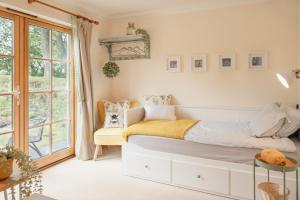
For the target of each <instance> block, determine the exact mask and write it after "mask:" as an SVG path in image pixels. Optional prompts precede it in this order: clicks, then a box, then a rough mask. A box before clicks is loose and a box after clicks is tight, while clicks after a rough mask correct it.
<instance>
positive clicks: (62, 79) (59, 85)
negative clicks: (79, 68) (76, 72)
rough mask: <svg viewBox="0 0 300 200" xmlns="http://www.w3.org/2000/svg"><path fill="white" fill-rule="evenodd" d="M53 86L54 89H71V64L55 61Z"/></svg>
mask: <svg viewBox="0 0 300 200" xmlns="http://www.w3.org/2000/svg"><path fill="white" fill-rule="evenodd" d="M52 66H53V79H52V80H53V87H54V90H68V89H69V64H67V63H61V62H53V65H52Z"/></svg>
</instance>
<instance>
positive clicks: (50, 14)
mask: <svg viewBox="0 0 300 200" xmlns="http://www.w3.org/2000/svg"><path fill="white" fill-rule="evenodd" d="M0 6H3V7H7V6H8V7H11V8H17V9H21V10H23V11H26V12H28V13H32V14H35V15H38V16H40V17H41V18H44V19H47V20H50V21H53V22H57V23H60V24H64V25H67V26H71V17H70V15H66V14H63V13H61V12H57V11H55V10H53V9H49V8H47V7H44V6H41V5H39V4H32V5H28V3H27V0H0ZM66 9H68V10H70V9H69V8H66ZM74 12H77V13H79V14H82V15H85V16H89V15H88V14H87V13H81V12H79V11H74ZM92 18H95V17H94V16H92ZM107 30H108V28H107V23H106V22H105V21H103V20H101V25H99V26H96V25H94V26H93V32H92V43H91V66H92V75H93V77H92V78H93V90H94V108H95V111H96V112H95V121H96V126H97V127H98V123H97V122H98V113H97V110H96V108H97V107H96V103H97V101H98V100H99V99H109V98H110V80H108V79H106V78H104V76H103V75H102V73H101V72H100V70H101V68H100V66H102V65H103V62H104V61H105V60H104V59H102V58H103V56H101V55H105V52H106V51H105V49H103V48H101V47H100V46H99V45H98V38H99V37H101V36H102V37H103V36H104V35H105V34H106V31H107Z"/></svg>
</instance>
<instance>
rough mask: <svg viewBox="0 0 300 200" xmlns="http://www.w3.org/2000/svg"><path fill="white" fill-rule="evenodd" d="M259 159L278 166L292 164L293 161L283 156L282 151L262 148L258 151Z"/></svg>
mask: <svg viewBox="0 0 300 200" xmlns="http://www.w3.org/2000/svg"><path fill="white" fill-rule="evenodd" d="M260 156H261V160H262V161H264V162H266V163H269V164H272V165H279V166H293V165H294V163H293V162H291V161H290V160H289V159H287V158H286V157H285V155H284V154H283V153H281V152H280V151H278V150H277V149H264V150H262V152H261V153H260Z"/></svg>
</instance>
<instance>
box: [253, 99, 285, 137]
mask: <svg viewBox="0 0 300 200" xmlns="http://www.w3.org/2000/svg"><path fill="white" fill-rule="evenodd" d="M285 119H286V114H285V113H284V112H282V111H281V110H280V109H279V107H278V105H276V104H272V105H268V106H266V107H265V108H264V109H263V110H262V111H261V112H260V113H259V114H258V116H257V117H256V118H255V119H254V120H252V121H251V122H250V128H251V130H252V135H253V136H256V137H272V136H275V134H276V133H277V132H278V131H279V129H280V128H281V127H282V126H283V123H284V121H285Z"/></svg>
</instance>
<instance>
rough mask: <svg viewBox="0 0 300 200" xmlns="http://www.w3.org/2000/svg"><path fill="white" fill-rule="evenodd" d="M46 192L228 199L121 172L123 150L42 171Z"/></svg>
mask: <svg viewBox="0 0 300 200" xmlns="http://www.w3.org/2000/svg"><path fill="white" fill-rule="evenodd" d="M43 185H44V189H45V191H44V194H45V195H47V196H49V197H52V198H56V199H58V200H228V199H227V198H222V197H218V196H214V195H208V194H205V193H200V192H196V191H191V190H187V189H182V188H178V187H173V186H168V185H164V184H159V183H154V182H151V181H146V180H141V179H136V178H131V177H127V176H123V175H122V174H121V158H120V149H119V148H118V149H116V148H113V149H109V150H108V151H106V152H105V156H102V157H101V158H100V159H99V160H98V161H96V162H95V161H78V160H77V159H75V158H74V159H71V160H68V161H66V162H64V163H61V164H59V165H56V166H54V167H51V168H49V169H47V170H45V171H44V172H43Z"/></svg>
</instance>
